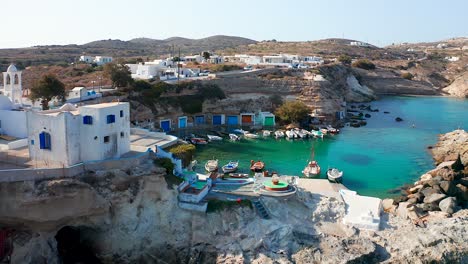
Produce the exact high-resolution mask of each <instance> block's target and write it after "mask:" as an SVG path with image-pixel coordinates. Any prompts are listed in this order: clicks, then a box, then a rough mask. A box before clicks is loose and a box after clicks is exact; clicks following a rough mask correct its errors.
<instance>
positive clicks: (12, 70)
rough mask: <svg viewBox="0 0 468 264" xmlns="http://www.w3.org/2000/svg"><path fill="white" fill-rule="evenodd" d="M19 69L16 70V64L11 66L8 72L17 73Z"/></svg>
mask: <svg viewBox="0 0 468 264" xmlns="http://www.w3.org/2000/svg"><path fill="white" fill-rule="evenodd" d="M17 71H18V69H16V66H15V65H14V64H11V65H10V66H9V67H8V69H7V72H17Z"/></svg>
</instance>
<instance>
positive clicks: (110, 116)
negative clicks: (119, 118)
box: [107, 115, 115, 124]
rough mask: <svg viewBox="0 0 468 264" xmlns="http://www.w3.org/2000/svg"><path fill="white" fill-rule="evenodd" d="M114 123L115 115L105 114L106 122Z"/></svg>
mask: <svg viewBox="0 0 468 264" xmlns="http://www.w3.org/2000/svg"><path fill="white" fill-rule="evenodd" d="M110 123H115V115H107V124H110Z"/></svg>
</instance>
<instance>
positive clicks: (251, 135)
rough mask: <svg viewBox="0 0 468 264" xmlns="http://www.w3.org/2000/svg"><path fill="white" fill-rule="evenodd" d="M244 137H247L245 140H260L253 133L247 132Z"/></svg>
mask: <svg viewBox="0 0 468 264" xmlns="http://www.w3.org/2000/svg"><path fill="white" fill-rule="evenodd" d="M244 137H245V138H258V135H257V134H253V133H249V132H246V133H244Z"/></svg>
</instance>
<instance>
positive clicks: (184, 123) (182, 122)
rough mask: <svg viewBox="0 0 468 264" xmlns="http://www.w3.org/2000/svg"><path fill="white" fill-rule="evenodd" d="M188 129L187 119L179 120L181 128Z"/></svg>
mask: <svg viewBox="0 0 468 264" xmlns="http://www.w3.org/2000/svg"><path fill="white" fill-rule="evenodd" d="M186 127H187V118H186V117H181V118H179V128H186Z"/></svg>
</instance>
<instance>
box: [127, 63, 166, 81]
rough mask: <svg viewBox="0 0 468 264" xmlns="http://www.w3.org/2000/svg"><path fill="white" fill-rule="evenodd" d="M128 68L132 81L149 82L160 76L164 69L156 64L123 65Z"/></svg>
mask: <svg viewBox="0 0 468 264" xmlns="http://www.w3.org/2000/svg"><path fill="white" fill-rule="evenodd" d="M125 65H126V66H128V68H129V69H130V72H131V76H132V78H133V79H143V80H149V79H153V78H156V77H159V76H160V75H161V72H163V71H164V69H165V68H166V67H161V66H160V65H158V64H148V63H145V64H143V63H139V64H125Z"/></svg>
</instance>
